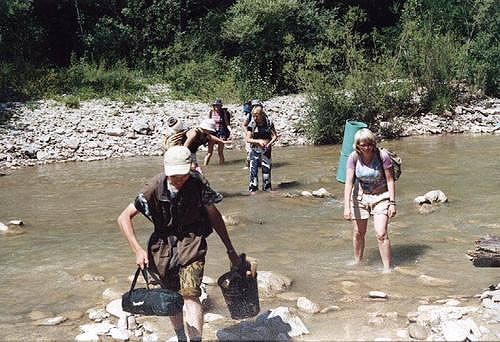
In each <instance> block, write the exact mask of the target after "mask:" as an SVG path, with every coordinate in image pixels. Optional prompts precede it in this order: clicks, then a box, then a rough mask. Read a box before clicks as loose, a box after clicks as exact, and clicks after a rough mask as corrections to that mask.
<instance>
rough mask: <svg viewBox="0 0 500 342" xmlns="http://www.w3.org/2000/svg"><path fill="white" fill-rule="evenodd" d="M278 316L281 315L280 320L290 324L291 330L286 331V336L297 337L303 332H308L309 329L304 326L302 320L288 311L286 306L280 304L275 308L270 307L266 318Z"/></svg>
mask: <svg viewBox="0 0 500 342" xmlns="http://www.w3.org/2000/svg"><path fill="white" fill-rule="evenodd" d="M278 316H279V317H281V320H282V321H283V322H284V323H286V324H288V325H290V327H291V330H290V331H289V332H288V336H290V337H297V336H301V335H303V334H309V330H308V329H307V328H306V326H305V325H304V323H303V322H302V320H301V319H300V318H299V317H298V316H296V315H294V314H292V313H290V311H289V310H288V308H287V307H284V306H280V307H278V308H276V309H272V310H271V313H270V314H269V316H268V318H273V317H278Z"/></svg>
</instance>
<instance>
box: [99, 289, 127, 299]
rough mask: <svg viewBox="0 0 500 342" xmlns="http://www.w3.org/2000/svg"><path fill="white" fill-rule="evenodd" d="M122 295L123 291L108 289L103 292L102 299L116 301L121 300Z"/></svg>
mask: <svg viewBox="0 0 500 342" xmlns="http://www.w3.org/2000/svg"><path fill="white" fill-rule="evenodd" d="M122 294H123V293H122V292H121V291H118V290H115V289H111V288H107V289H105V290H104V291H103V292H102V298H104V299H106V300H115V299H119V298H121V297H122Z"/></svg>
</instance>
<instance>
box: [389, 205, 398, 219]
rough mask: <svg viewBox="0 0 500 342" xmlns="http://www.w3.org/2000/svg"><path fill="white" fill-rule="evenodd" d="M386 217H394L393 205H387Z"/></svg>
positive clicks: (394, 209)
mask: <svg viewBox="0 0 500 342" xmlns="http://www.w3.org/2000/svg"><path fill="white" fill-rule="evenodd" d="M387 215H388V216H389V217H394V216H396V206H395V205H394V204H391V205H389V209H388V210H387Z"/></svg>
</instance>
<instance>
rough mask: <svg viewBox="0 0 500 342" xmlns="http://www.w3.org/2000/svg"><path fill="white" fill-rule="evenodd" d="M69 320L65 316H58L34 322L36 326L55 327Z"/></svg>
mask: <svg viewBox="0 0 500 342" xmlns="http://www.w3.org/2000/svg"><path fill="white" fill-rule="evenodd" d="M67 320H68V319H67V318H66V317H63V316H56V317H50V318H43V319H40V320H37V321H35V322H33V324H34V325H46V326H54V325H58V324H61V323H62V322H65V321H67Z"/></svg>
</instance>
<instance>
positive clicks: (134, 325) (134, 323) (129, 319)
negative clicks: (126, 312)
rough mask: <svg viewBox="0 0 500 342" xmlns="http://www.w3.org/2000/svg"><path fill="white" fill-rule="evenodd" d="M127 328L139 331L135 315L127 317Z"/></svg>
mask: <svg viewBox="0 0 500 342" xmlns="http://www.w3.org/2000/svg"><path fill="white" fill-rule="evenodd" d="M127 327H128V329H129V330H135V329H137V321H136V320H135V316H134V315H130V316H128V317H127Z"/></svg>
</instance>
